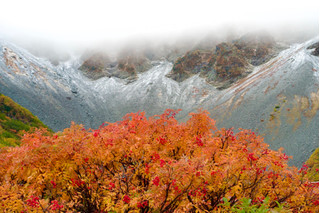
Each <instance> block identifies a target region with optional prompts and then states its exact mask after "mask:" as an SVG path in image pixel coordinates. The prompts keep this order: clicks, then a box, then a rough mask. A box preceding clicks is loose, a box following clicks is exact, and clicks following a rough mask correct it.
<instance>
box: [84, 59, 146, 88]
mask: <svg viewBox="0 0 320 213" xmlns="http://www.w3.org/2000/svg"><path fill="white" fill-rule="evenodd" d="M150 68H151V63H150V61H149V60H148V58H146V57H145V56H144V55H141V54H140V55H136V54H127V55H121V56H119V57H118V58H117V59H116V60H111V59H110V58H109V57H108V56H107V55H106V54H104V53H95V54H93V55H92V56H90V57H89V58H87V59H86V60H85V61H84V62H83V63H82V65H81V66H80V67H79V70H81V71H82V72H83V74H84V75H85V76H86V77H88V78H90V79H92V80H97V79H99V78H102V77H112V76H114V77H118V78H121V79H126V80H128V82H131V81H134V80H136V78H137V74H138V73H140V72H144V71H146V70H148V69H150Z"/></svg>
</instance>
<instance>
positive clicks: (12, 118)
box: [0, 94, 48, 147]
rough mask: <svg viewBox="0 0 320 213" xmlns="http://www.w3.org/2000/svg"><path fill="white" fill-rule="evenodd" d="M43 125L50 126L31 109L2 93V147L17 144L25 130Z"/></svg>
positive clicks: (0, 135)
mask: <svg viewBox="0 0 320 213" xmlns="http://www.w3.org/2000/svg"><path fill="white" fill-rule="evenodd" d="M41 127H43V128H48V127H47V126H45V125H44V124H43V123H42V122H41V121H40V120H39V119H38V118H37V117H36V116H34V115H32V113H31V112H30V111H29V110H27V109H25V108H23V107H22V106H20V105H19V104H17V103H15V102H14V101H13V100H12V99H11V98H9V97H7V96H5V95H2V94H0V147H2V146H16V145H18V144H19V143H20V139H21V137H22V134H23V132H24V131H30V130H32V129H33V128H41Z"/></svg>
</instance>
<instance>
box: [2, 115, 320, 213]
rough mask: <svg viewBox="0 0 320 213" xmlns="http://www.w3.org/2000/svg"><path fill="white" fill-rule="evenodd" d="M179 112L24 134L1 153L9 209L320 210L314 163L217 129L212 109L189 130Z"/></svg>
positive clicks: (250, 134)
mask: <svg viewBox="0 0 320 213" xmlns="http://www.w3.org/2000/svg"><path fill="white" fill-rule="evenodd" d="M176 113H177V111H173V110H167V111H165V113H164V114H162V115H159V116H154V117H151V118H149V119H147V118H146V117H145V116H144V114H143V113H135V114H129V115H127V116H126V117H124V118H123V120H122V121H120V122H117V123H107V124H104V125H102V126H101V127H100V128H99V129H98V130H86V129H84V128H83V127H82V126H81V125H72V126H71V127H70V128H69V129H65V130H64V131H63V132H62V133H58V134H54V135H52V134H51V133H48V132H46V131H45V130H39V131H36V132H35V133H32V134H31V133H30V134H26V135H25V136H24V138H23V140H22V145H21V147H16V148H12V147H11V148H5V149H2V150H1V154H0V183H1V184H0V209H1V211H9V212H13V211H17V212H130V211H132V212H133V211H136V212H174V211H176V212H219V211H220V212H231V211H237V210H239V209H244V208H252V209H259V208H260V209H262V208H263V209H264V210H265V211H261V212H266V211H268V210H271V209H275V208H280V207H281V208H282V209H283V210H291V211H293V212H303V211H304V212H317V211H318V204H319V202H318V185H317V184H314V183H311V182H309V181H308V180H307V177H306V173H307V166H304V167H302V168H301V169H300V170H298V169H297V168H294V167H289V166H288V165H287V161H288V156H287V155H286V154H285V153H283V152H282V151H281V150H279V151H273V150H270V149H268V145H267V144H265V143H263V139H262V138H261V137H260V136H257V135H255V133H254V132H251V131H250V130H241V131H240V132H239V133H236V134H234V133H233V132H232V130H230V129H229V130H225V129H221V130H218V129H217V128H216V127H215V122H214V121H213V120H212V119H210V118H209V116H208V113H206V112H203V111H199V112H198V113H195V114H191V118H190V119H189V120H188V121H187V122H186V123H178V122H177V121H176V119H175V114H176Z"/></svg>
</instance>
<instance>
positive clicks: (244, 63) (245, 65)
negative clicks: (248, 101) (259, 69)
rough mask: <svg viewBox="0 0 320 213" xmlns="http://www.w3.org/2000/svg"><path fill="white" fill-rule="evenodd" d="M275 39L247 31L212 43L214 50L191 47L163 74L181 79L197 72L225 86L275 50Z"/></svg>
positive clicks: (219, 85)
mask: <svg viewBox="0 0 320 213" xmlns="http://www.w3.org/2000/svg"><path fill="white" fill-rule="evenodd" d="M275 47H276V42H275V41H274V39H273V38H272V37H271V36H269V35H267V34H261V33H259V34H247V35H245V36H243V37H241V38H240V39H238V40H235V41H233V42H229V43H226V42H223V43H220V44H218V45H216V48H215V50H211V51H200V50H194V51H190V52H188V53H187V54H185V55H184V56H183V57H180V58H178V59H177V60H176V61H175V63H174V65H173V68H172V71H171V72H170V73H169V74H168V75H167V76H168V77H169V78H172V79H173V80H176V81H178V82H182V81H184V80H186V79H188V78H189V77H191V76H193V75H194V74H197V73H200V76H202V77H204V78H205V79H206V80H207V82H209V83H211V84H212V85H214V86H216V87H217V88H218V89H225V88H227V87H229V86H230V85H231V84H232V83H233V82H235V81H237V80H238V79H240V78H243V77H245V76H246V75H247V74H249V73H250V72H251V70H252V66H258V65H261V64H263V63H266V62H267V61H269V60H270V59H271V58H272V57H274V56H275V55H276V53H277V49H276V48H275Z"/></svg>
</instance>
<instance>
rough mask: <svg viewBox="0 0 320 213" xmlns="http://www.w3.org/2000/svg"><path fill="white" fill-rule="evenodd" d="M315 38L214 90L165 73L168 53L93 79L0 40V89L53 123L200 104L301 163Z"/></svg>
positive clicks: (314, 72) (314, 76)
mask: <svg viewBox="0 0 320 213" xmlns="http://www.w3.org/2000/svg"><path fill="white" fill-rule="evenodd" d="M316 41H318V38H315V39H313V40H310V41H307V42H305V43H303V44H295V45H292V46H291V47H290V48H288V49H286V50H284V51H282V52H280V54H279V55H278V56H277V57H275V58H273V59H272V60H270V61H269V62H267V63H265V64H262V65H260V66H257V67H255V68H254V70H253V72H252V73H251V74H250V75H248V76H247V77H245V78H243V79H241V80H239V81H238V82H236V83H234V84H233V86H231V87H229V88H228V89H224V90H218V89H216V88H215V87H213V86H212V85H210V84H208V83H206V81H205V80H204V79H203V78H200V77H199V75H195V76H192V77H190V78H188V79H187V80H185V81H183V82H181V83H178V82H176V81H174V80H172V79H170V78H167V77H166V75H167V74H168V73H169V72H170V71H171V69H172V66H173V65H172V63H171V62H168V61H165V60H163V61H153V62H152V65H153V67H152V68H151V69H150V70H148V71H146V72H144V73H139V74H138V78H137V80H136V81H134V82H132V83H129V84H127V82H126V81H125V80H123V79H119V78H115V77H111V78H108V77H103V78H99V79H98V80H91V79H89V78H87V77H85V76H84V75H83V74H82V72H81V71H79V70H78V68H79V67H80V66H81V63H82V61H81V60H80V59H79V58H77V57H73V58H71V59H70V60H69V61H67V62H65V63H62V64H60V65H58V66H53V65H52V64H51V63H50V62H49V61H48V60H45V59H43V58H37V57H35V56H33V55H32V54H30V53H29V52H28V51H26V50H24V49H22V48H20V47H17V46H15V45H14V44H12V43H9V42H6V41H3V40H0V92H1V93H3V94H5V95H7V96H9V97H11V98H12V99H13V100H14V101H16V102H17V103H19V104H21V105H22V106H24V107H26V108H28V109H29V110H30V111H31V112H32V113H34V114H35V115H37V116H38V117H39V118H40V120H42V121H43V122H44V123H45V124H47V125H48V126H49V127H51V128H52V129H53V130H62V129H64V128H66V127H68V126H70V122H71V121H75V122H76V123H81V124H84V125H85V127H86V128H97V127H98V126H99V125H100V124H101V123H103V122H105V121H108V122H114V121H117V120H120V119H121V117H123V116H124V115H125V114H127V113H129V112H136V111H139V110H141V111H146V113H147V115H149V116H150V115H154V114H161V113H162V112H163V111H164V110H165V109H167V108H173V109H183V110H182V112H181V113H180V114H179V117H178V118H179V119H181V120H182V121H183V120H185V119H186V118H187V116H188V113H190V112H192V111H196V110H197V109H198V108H200V107H201V108H204V109H206V110H208V111H209V112H210V113H211V116H212V117H213V118H214V119H216V120H217V124H218V126H219V127H226V128H229V127H235V128H236V129H237V128H249V129H253V130H254V131H256V129H258V132H259V133H260V134H263V135H264V136H265V138H266V141H267V142H268V143H269V144H270V145H271V148H274V149H277V148H279V147H280V146H281V147H284V148H285V150H286V153H287V154H288V155H293V156H294V160H293V161H292V163H293V164H296V165H301V163H302V162H304V161H305V160H306V159H307V158H308V156H310V154H311V153H312V151H313V150H314V149H315V148H316V147H317V146H318V141H319V133H318V126H319V121H318V115H319V109H318V108H319V104H318V100H319V98H318V97H319V85H318V77H319V60H318V57H316V56H313V55H312V54H311V51H312V50H310V49H307V48H308V47H309V46H310V45H312V44H313V43H315V42H316Z"/></svg>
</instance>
